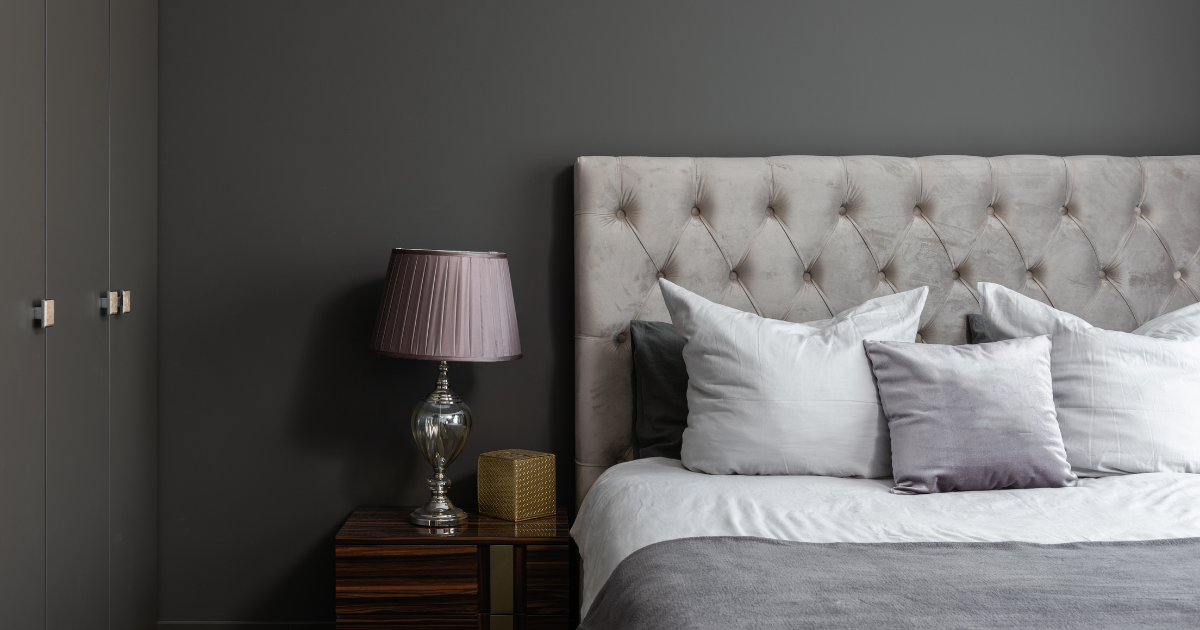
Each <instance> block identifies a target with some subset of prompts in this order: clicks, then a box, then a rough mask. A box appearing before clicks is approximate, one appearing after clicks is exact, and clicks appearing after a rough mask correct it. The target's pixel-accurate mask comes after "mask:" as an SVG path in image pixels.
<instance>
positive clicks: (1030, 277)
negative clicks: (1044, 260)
mask: <svg viewBox="0 0 1200 630" xmlns="http://www.w3.org/2000/svg"><path fill="white" fill-rule="evenodd" d="M1025 279H1026V280H1033V272H1032V271H1026V272H1025Z"/></svg>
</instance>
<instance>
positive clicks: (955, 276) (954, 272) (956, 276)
mask: <svg viewBox="0 0 1200 630" xmlns="http://www.w3.org/2000/svg"><path fill="white" fill-rule="evenodd" d="M950 278H951V279H953V280H958V272H957V271H951V272H950Z"/></svg>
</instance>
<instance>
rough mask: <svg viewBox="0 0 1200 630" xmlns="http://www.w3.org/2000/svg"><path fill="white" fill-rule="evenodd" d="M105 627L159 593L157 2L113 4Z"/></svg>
mask: <svg viewBox="0 0 1200 630" xmlns="http://www.w3.org/2000/svg"><path fill="white" fill-rule="evenodd" d="M111 52H112V155H111V164H112V210H111V215H110V216H111V226H112V239H111V243H112V250H111V252H112V253H111V264H112V283H111V285H110V286H111V288H112V290H113V291H130V292H131V298H132V299H131V301H130V307H131V309H130V312H128V313H121V314H120V315H117V316H115V317H110V318H109V327H110V328H109V332H110V333H111V334H112V363H111V365H112V407H111V418H112V424H111V427H112V450H111V454H110V456H111V458H112V616H113V623H112V627H113V628H149V627H153V626H154V624H155V623H156V621H157V594H158V561H157V558H158V556H157V553H158V538H157V531H158V424H157V418H158V390H157V387H158V385H157V383H158V381H157V378H158V377H157V364H158V349H157V343H158V341H157V340H158V295H157V290H158V273H157V269H158V3H157V1H156V0H112V43H111Z"/></svg>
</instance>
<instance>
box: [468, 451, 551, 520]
mask: <svg viewBox="0 0 1200 630" xmlns="http://www.w3.org/2000/svg"><path fill="white" fill-rule="evenodd" d="M554 499H555V497H554V455H552V454H550V453H539V452H537V451H526V450H522V449H516V448H512V449H506V450H503V451H491V452H490V453H484V454H482V455H480V456H479V513H480V514H483V515H485V516H491V517H493V518H502V519H504V520H506V521H524V520H528V519H531V518H537V517H539V516H547V515H550V514H554V509H555V501H554Z"/></svg>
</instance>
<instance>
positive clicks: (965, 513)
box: [571, 458, 1200, 615]
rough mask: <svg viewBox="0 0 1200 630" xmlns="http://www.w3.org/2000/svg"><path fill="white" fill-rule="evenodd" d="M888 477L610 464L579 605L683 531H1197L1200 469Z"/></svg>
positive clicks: (587, 512) (1066, 536) (580, 527)
mask: <svg viewBox="0 0 1200 630" xmlns="http://www.w3.org/2000/svg"><path fill="white" fill-rule="evenodd" d="M891 487H892V480H891V479H843V478H835V477H809V476H761V477H754V476H741V475H706V474H702V473H695V472H691V471H689V470H687V469H685V468H683V465H682V464H681V463H680V462H679V461H678V460H672V459H664V458H649V459H642V460H637V461H632V462H627V463H624V464H619V465H617V466H614V467H612V468H610V469H609V470H608V471H606V472H605V473H604V474H603V475H602V476H601V477H600V478H599V479H598V480H597V481H596V483H595V485H594V486H593V487H592V489H591V490H590V491H589V492H588V495H587V498H586V499H585V500H584V502H583V504H582V505H581V506H580V510H579V514H578V516H577V518H576V520H575V525H574V526H573V527H572V528H571V536H572V537H573V538H574V539H575V541H576V543H577V544H578V546H579V552H580V555H581V557H582V559H583V591H582V599H581V604H582V612H583V614H585V615H586V613H587V611H588V609H589V607H590V606H591V603H592V600H593V599H595V597H596V594H597V593H598V592H599V591H600V588H601V587H602V586H603V585H604V583H605V582H606V581H607V580H608V578H609V576H610V575H611V574H612V572H613V570H614V569H615V568H616V567H617V565H618V564H620V563H621V561H622V560H624V559H625V558H626V557H628V556H629V555H630V554H632V553H634V552H635V551H637V550H639V549H642V548H643V547H646V546H648V545H652V544H654V543H658V542H663V541H667V540H675V539H680V538H690V537H699V536H757V537H761V538H770V539H777V540H791V541H799V542H863V543H879V542H1002V541H1020V542H1033V543H1045V544H1052V543H1067V542H1081V541H1128V540H1157V539H1169V538H1189V537H1200V475H1191V474H1184V473H1152V474H1140V475H1124V476H1112V477H1102V478H1096V479H1081V480H1080V484H1079V486H1077V487H1074V488H1053V489H1051V488H1047V489H1033V490H993V491H988V492H952V493H943V494H932V495H919V496H904V495H894V494H891V493H889V492H888V490H889V489H890V488H891Z"/></svg>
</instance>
